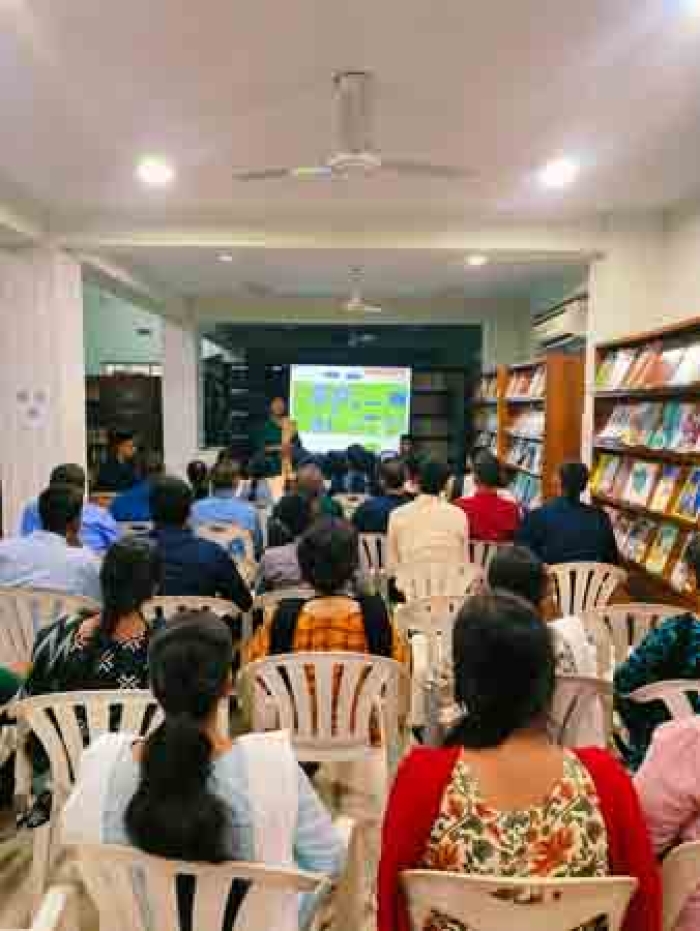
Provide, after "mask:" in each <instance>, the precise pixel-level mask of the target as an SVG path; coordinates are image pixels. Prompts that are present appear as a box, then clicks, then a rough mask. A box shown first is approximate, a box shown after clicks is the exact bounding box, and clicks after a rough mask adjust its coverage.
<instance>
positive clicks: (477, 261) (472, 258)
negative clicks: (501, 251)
mask: <svg viewBox="0 0 700 931" xmlns="http://www.w3.org/2000/svg"><path fill="white" fill-rule="evenodd" d="M488 261H489V259H488V256H487V255H478V254H476V255H469V256H467V265H469V266H471V267H472V268H481V267H482V265H487V264H488Z"/></svg>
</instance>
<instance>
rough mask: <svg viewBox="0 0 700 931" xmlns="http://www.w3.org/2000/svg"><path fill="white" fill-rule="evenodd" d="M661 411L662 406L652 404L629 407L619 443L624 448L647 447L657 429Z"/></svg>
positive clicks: (661, 414) (661, 415)
mask: <svg viewBox="0 0 700 931" xmlns="http://www.w3.org/2000/svg"><path fill="white" fill-rule="evenodd" d="M663 410H664V407H663V404H659V403H654V402H648V403H644V404H633V405H631V406H630V415H629V419H628V422H627V425H626V428H625V429H624V430H623V432H622V438H621V442H622V443H623V444H624V445H625V446H648V445H649V443H650V442H651V440H652V437H653V436H654V434H655V433H656V431H657V430H658V428H659V425H660V423H661V419H662V417H663Z"/></svg>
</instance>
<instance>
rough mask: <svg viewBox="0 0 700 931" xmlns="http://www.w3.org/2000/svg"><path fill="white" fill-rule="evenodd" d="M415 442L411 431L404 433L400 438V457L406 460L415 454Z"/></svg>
mask: <svg viewBox="0 0 700 931" xmlns="http://www.w3.org/2000/svg"><path fill="white" fill-rule="evenodd" d="M415 445H416V444H415V443H414V441H413V437H412V436H411V434H410V433H404V434H403V436H402V437H401V439H400V440H399V458H400V459H403V460H406V459H408V457H409V456H413V455H414V454H415Z"/></svg>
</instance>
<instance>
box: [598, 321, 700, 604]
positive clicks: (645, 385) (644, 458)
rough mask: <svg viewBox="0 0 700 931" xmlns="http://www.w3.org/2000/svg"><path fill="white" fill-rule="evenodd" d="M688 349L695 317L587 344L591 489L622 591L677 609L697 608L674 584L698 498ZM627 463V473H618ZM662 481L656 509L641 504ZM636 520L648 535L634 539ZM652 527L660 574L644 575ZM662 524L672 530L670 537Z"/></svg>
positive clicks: (697, 393) (696, 341)
mask: <svg viewBox="0 0 700 931" xmlns="http://www.w3.org/2000/svg"><path fill="white" fill-rule="evenodd" d="M693 346H696V347H700V318H695V319H692V320H688V321H686V322H685V323H682V324H677V325H674V326H670V327H664V328H662V329H658V330H653V331H649V332H646V333H637V334H634V335H631V336H629V337H625V338H622V339H618V340H615V341H613V342H609V343H604V344H602V345H600V346H598V347H597V349H596V386H595V394H594V430H595V435H594V441H593V454H594V458H593V477H594V481H593V488H592V493H593V496H594V500H596V501H597V502H598V503H599V504H600V505H601V506H604V507H605V508H606V509H607V510H608V513H609V514H610V516H611V518H612V519H613V523H614V524H615V528H616V535H617V536H618V545H619V547H620V551H621V554H622V556H623V557H624V560H625V565H626V568H627V569H628V572H629V574H630V585H629V587H630V592H631V594H632V595H634V596H635V597H637V598H642V599H644V600H651V601H658V602H666V603H669V604H678V605H680V606H682V607H685V608H689V607H696V606H697V603H696V599H695V598H694V597H693V596H692V595H691V594H690V592H689V591H687V590H685V591H682V590H680V589H679V587H678V573H677V569H678V567H679V565H681V564H682V555H683V551H684V548H685V546H686V544H687V542H688V540H689V539H690V537H691V536H692V534H693V533H695V532H697V529H698V504H699V503H700V494H698V495H693V494H692V493H691V489H692V488H693V487H697V486H694V485H693V476H694V475H696V474H697V475H698V477H700V471H698V472H697V473H696V472H695V470H700V371H698V363H697V359H698V353H700V348H698V349H696V350H693V351H689V347H693ZM603 376H607V377H603ZM674 382H675V383H674ZM604 457H605V458H604ZM611 457H614V458H611ZM635 463H636V469H635V468H634V464H635ZM628 467H631V468H632V470H633V471H632V474H631V476H629V477H627V478H623V476H625V475H626V470H627V469H628ZM689 480H690V481H689ZM613 486H614V487H613ZM663 487H665V488H666V489H667V494H666V495H665V501H663V499H662V501H663V503H664V506H665V510H664V511H661V510H660V509H659V508H658V507H657V506H656V505H655V507H654V508H652V507H651V504H652V502H654V498H655V495H656V493H657V491H660V490H661V488H663ZM681 499H683V504H682V505H681V507H680V510H681V511H682V512H683V513H680V514H679V513H676V511H677V510H678V508H679V503H680V502H681ZM659 503H661V501H660V502H659ZM688 503H689V505H690V510H689V511H687V512H686V510H685V505H686V504H688ZM645 522H648V525H649V529H650V530H651V533H652V536H651V538H650V539H649V540H648V541H647V542H646V543H643V544H640V542H639V541H640V539H642V540H646V535H645V534H644V533H643V531H644V529H645V527H646V526H647V524H646V523H645ZM662 526H663V527H664V528H665V533H666V534H667V535H668V536H667V538H666V541H664V542H665V546H664V547H663V549H661V551H662V552H663V559H665V562H664V564H663V569H662V571H660V572H652V571H651V570H650V568H649V564H650V561H651V560H650V557H651V555H652V552H653V551H654V547H655V543H656V542H657V538H658V542H659V543H661V541H662V540H664V537H663V535H662V534H661V528H662ZM668 528H675V533H676V536H675V539H674V537H673V534H674V530H669V529H668ZM671 540H673V544H672V546H670V541H671ZM632 555H634V557H635V558H631V557H632ZM662 561H663V560H662Z"/></svg>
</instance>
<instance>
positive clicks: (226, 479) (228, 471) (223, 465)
mask: <svg viewBox="0 0 700 931" xmlns="http://www.w3.org/2000/svg"><path fill="white" fill-rule="evenodd" d="M242 476H243V467H242V466H241V463H240V462H238V461H237V460H235V459H225V460H223V461H222V462H219V463H217V464H216V465H215V466H214V468H213V469H212V473H211V487H212V491H214V492H217V491H232V490H233V489H234V488H237V487H238V485H239V484H240V481H241V478H242Z"/></svg>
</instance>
